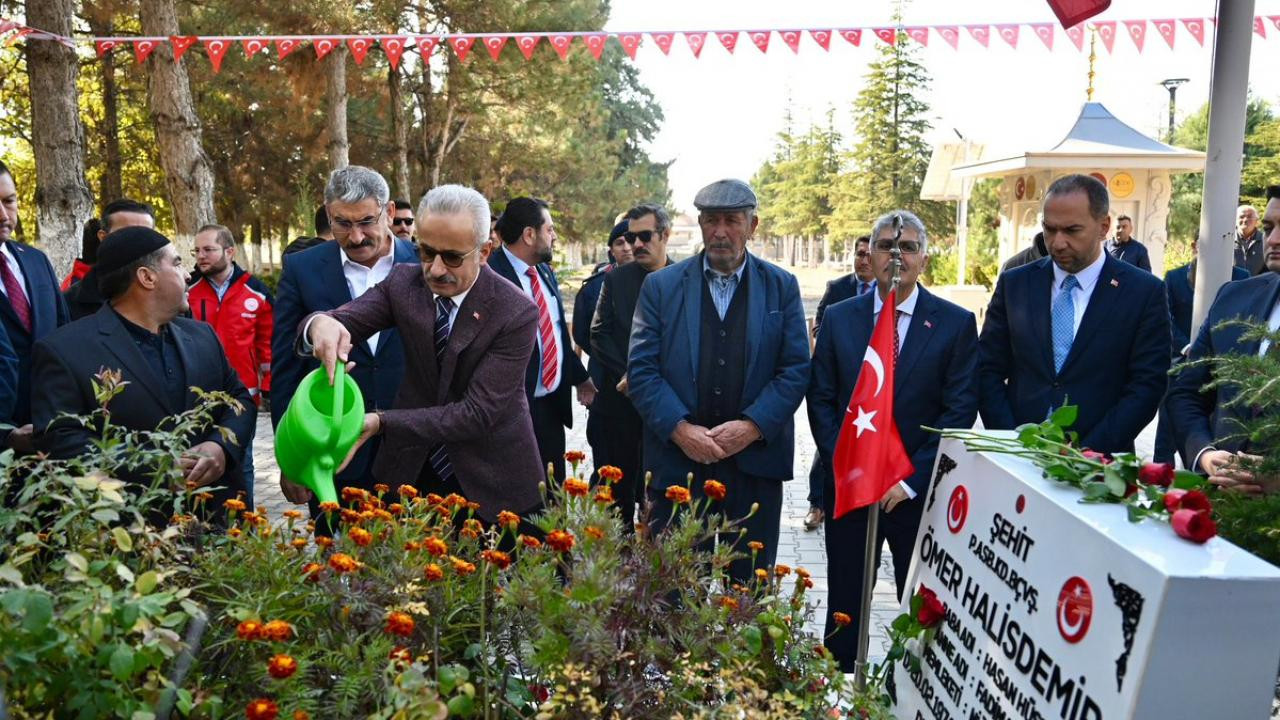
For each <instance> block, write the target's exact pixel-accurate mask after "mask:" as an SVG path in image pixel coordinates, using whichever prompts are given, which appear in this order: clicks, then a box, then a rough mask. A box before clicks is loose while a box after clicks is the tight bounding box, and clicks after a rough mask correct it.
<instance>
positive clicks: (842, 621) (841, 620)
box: [831, 610, 853, 627]
mask: <svg viewBox="0 0 1280 720" xmlns="http://www.w3.org/2000/svg"><path fill="white" fill-rule="evenodd" d="M831 620H832V621H833V622H835V624H836V625H839V626H840V627H845V626H846V625H848V624H849V623H851V622H853V618H851V617H849V615H848V614H847V613H842V612H840V611H838V610H837V611H836V612H833V613H831Z"/></svg>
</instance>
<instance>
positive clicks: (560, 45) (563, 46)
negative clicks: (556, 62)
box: [548, 35, 573, 60]
mask: <svg viewBox="0 0 1280 720" xmlns="http://www.w3.org/2000/svg"><path fill="white" fill-rule="evenodd" d="M548 41H549V42H550V43H551V49H552V50H555V51H556V54H557V55H559V56H560V59H561V60H568V59H569V46H570V45H572V44H573V36H572V35H552V36H551V37H550V38H548Z"/></svg>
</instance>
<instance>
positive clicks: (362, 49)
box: [347, 37, 373, 65]
mask: <svg viewBox="0 0 1280 720" xmlns="http://www.w3.org/2000/svg"><path fill="white" fill-rule="evenodd" d="M347 47H348V48H349V49H350V50H351V57H353V58H355V60H356V64H357V65H363V64H364V56H365V55H368V54H369V48H371V47H373V39H372V38H362V37H361V38H348V39H347Z"/></svg>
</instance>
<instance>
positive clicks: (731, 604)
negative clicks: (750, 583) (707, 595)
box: [720, 595, 738, 610]
mask: <svg viewBox="0 0 1280 720" xmlns="http://www.w3.org/2000/svg"><path fill="white" fill-rule="evenodd" d="M720 607H722V608H725V609H727V610H737V609H738V600H737V598H731V597H729V596H728V595H721V596H720Z"/></svg>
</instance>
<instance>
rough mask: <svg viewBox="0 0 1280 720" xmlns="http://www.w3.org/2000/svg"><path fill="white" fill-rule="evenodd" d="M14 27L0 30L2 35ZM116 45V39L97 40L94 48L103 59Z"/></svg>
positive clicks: (99, 57)
mask: <svg viewBox="0 0 1280 720" xmlns="http://www.w3.org/2000/svg"><path fill="white" fill-rule="evenodd" d="M12 29H13V25H10V26H9V27H7V28H5V29H4V30H2V31H0V35H3V34H4V33H6V32H9V31H10V30H12ZM115 46H116V41H115V40H97V41H95V42H94V43H93V49H94V50H95V51H96V52H97V53H98V59H102V56H103V55H106V54H107V53H109V52H111V51H112V50H113V49H114V48H115Z"/></svg>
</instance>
